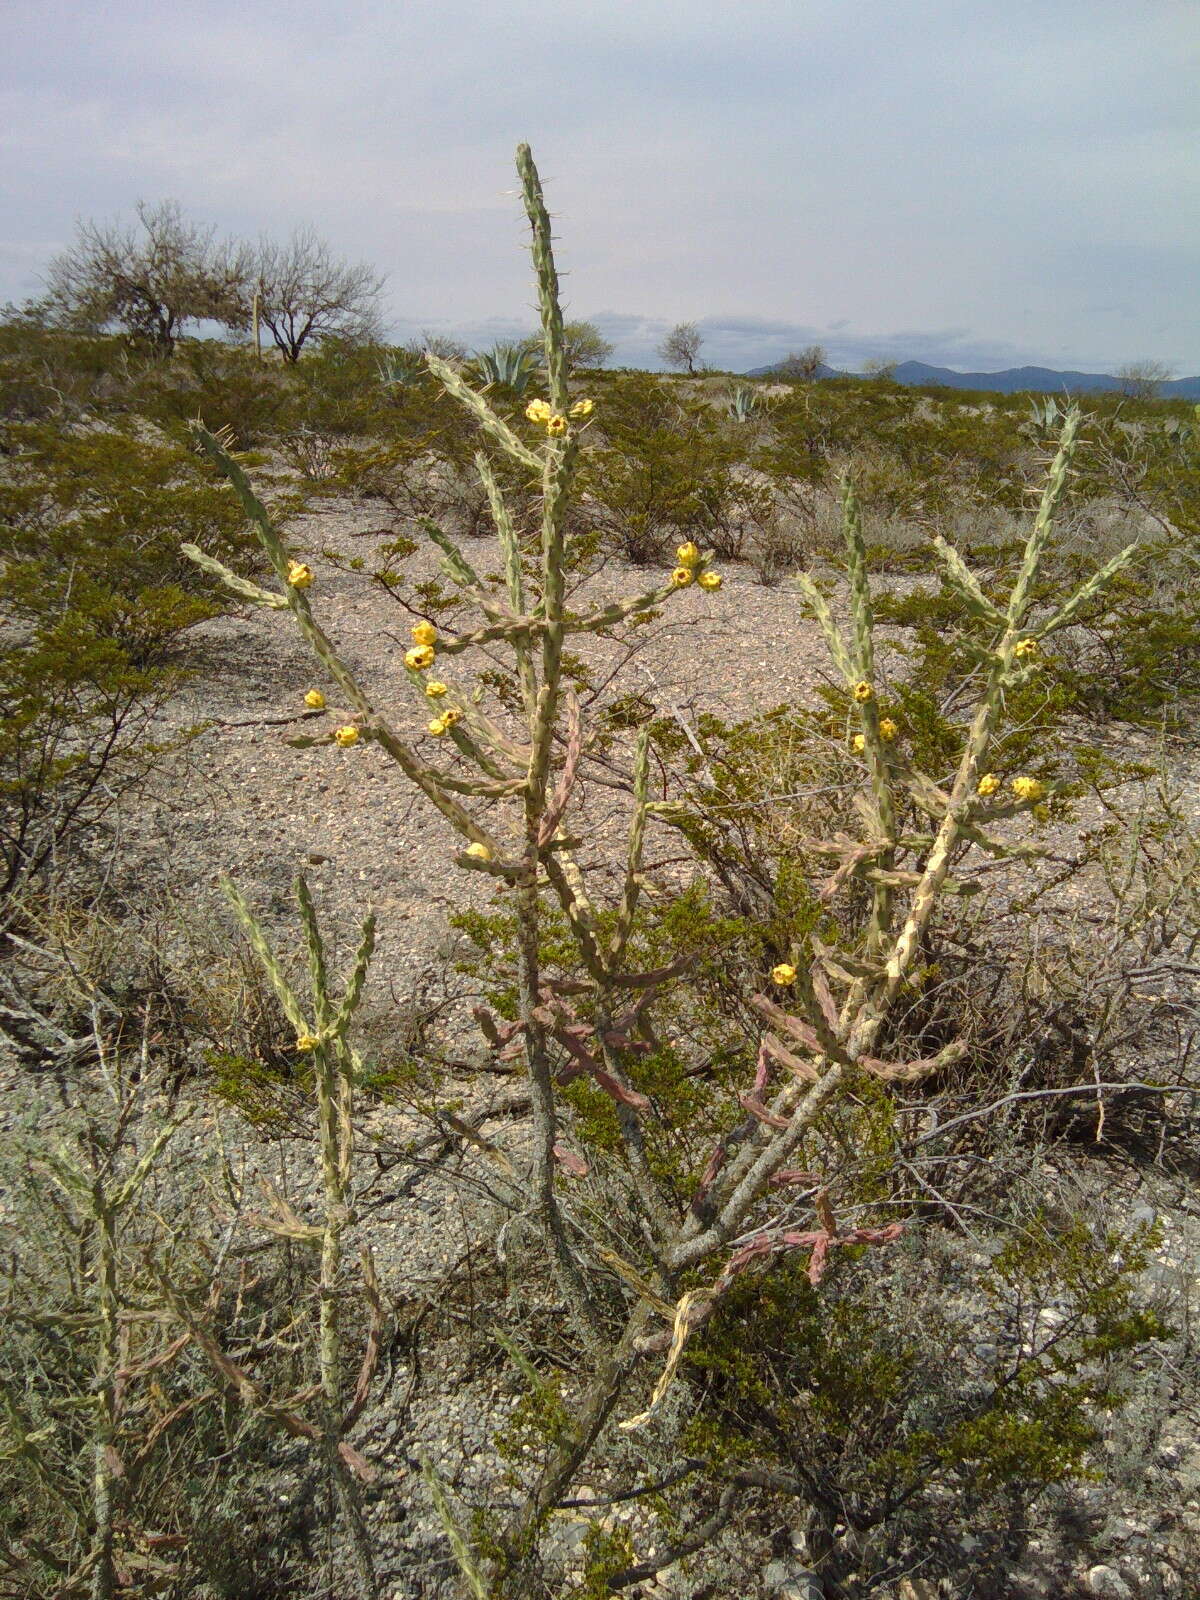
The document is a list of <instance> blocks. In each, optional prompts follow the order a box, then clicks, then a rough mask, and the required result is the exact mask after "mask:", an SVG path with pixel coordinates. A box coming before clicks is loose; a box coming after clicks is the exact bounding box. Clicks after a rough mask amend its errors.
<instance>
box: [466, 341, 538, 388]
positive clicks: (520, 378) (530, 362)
mask: <svg viewBox="0 0 1200 1600" xmlns="http://www.w3.org/2000/svg"><path fill="white" fill-rule="evenodd" d="M539 365H540V362H539V360H538V354H537V351H536V350H531V349H530V348H529V346H528V345H519V344H497V345H493V346H492V348H491V349H490V350H484V351H482V352H481V353H480V354H478V355H477V356H476V357H475V366H476V368H477V370H478V373H479V378H480V382H481V383H483V384H484V385H485V386H486V387H490V386H491V385H492V384H499V385H502V386H503V387H504V388H506V389H511V390H512V392H513V393H514V394H524V393H525V390H526V389H527V388H528V387H529V383H530V380H531V379H532V378H534V377H535V376H536V375H537V371H538V368H539Z"/></svg>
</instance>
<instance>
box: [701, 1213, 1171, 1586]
mask: <svg viewBox="0 0 1200 1600" xmlns="http://www.w3.org/2000/svg"><path fill="white" fill-rule="evenodd" d="M1151 1242H1152V1239H1151V1237H1150V1236H1149V1235H1148V1234H1146V1233H1145V1232H1143V1233H1142V1234H1140V1235H1138V1236H1136V1237H1134V1238H1131V1239H1121V1240H1118V1239H1117V1238H1116V1237H1114V1236H1112V1235H1107V1236H1102V1237H1098V1238H1097V1237H1093V1236H1092V1234H1091V1232H1090V1231H1089V1230H1088V1229H1087V1228H1086V1227H1085V1225H1084V1224H1083V1223H1082V1222H1077V1223H1072V1224H1071V1225H1070V1226H1068V1227H1067V1228H1065V1229H1054V1228H1052V1227H1050V1226H1049V1224H1048V1223H1047V1221H1046V1219H1045V1218H1042V1217H1034V1218H1032V1219H1030V1220H1026V1221H1024V1222H1023V1223H1020V1224H1018V1225H1015V1226H1014V1227H1013V1228H1012V1229H1011V1231H1010V1233H1009V1235H1008V1237H1007V1239H1005V1240H1003V1241H1002V1242H999V1243H998V1244H997V1246H996V1248H995V1249H993V1250H992V1251H991V1254H992V1260H991V1262H990V1264H989V1265H987V1266H986V1267H985V1269H984V1270H983V1271H982V1272H979V1271H977V1270H975V1269H973V1268H972V1267H971V1265H970V1262H969V1258H968V1257H966V1255H965V1253H964V1252H963V1251H962V1250H961V1249H958V1248H952V1247H950V1245H949V1242H948V1241H945V1240H939V1239H938V1237H937V1236H936V1235H933V1234H928V1233H927V1234H925V1235H923V1236H921V1237H917V1236H914V1237H913V1239H912V1240H911V1242H910V1243H909V1244H908V1245H907V1246H901V1247H897V1248H894V1249H893V1250H891V1251H890V1252H888V1253H887V1254H884V1253H881V1252H871V1253H869V1254H866V1255H861V1254H859V1255H858V1259H855V1256H856V1254H857V1253H856V1252H855V1251H848V1252H846V1253H845V1254H843V1255H840V1256H839V1257H838V1261H837V1263H836V1264H835V1266H834V1267H832V1268H831V1269H830V1272H829V1273H828V1274H827V1276H826V1278H825V1279H824V1280H823V1282H822V1284H821V1286H820V1288H819V1289H813V1287H812V1286H811V1285H810V1283H809V1282H808V1279H807V1276H806V1275H805V1274H804V1273H803V1272H802V1271H801V1270H800V1268H799V1266H783V1267H777V1268H776V1269H775V1270H773V1271H772V1272H771V1273H769V1274H768V1273H757V1272H747V1273H745V1274H744V1275H743V1276H742V1277H741V1278H740V1279H739V1280H738V1281H737V1282H736V1283H735V1285H734V1287H733V1288H732V1289H731V1290H729V1291H728V1293H727V1294H726V1295H725V1296H723V1297H722V1300H721V1302H720V1304H719V1308H718V1310H717V1311H716V1313H715V1314H714V1316H713V1317H712V1319H711V1320H710V1321H709V1322H708V1323H707V1324H705V1326H704V1328H703V1330H702V1332H701V1333H700V1334H699V1335H697V1336H696V1337H695V1338H694V1339H693V1341H692V1343H691V1344H690V1345H689V1347H688V1353H687V1358H686V1359H687V1360H688V1361H689V1362H690V1363H691V1365H692V1367H693V1370H694V1371H695V1373H696V1375H697V1378H698V1379H699V1380H700V1387H699V1389H698V1398H699V1404H698V1408H697V1411H696V1414H695V1417H694V1418H693V1420H692V1421H691V1422H690V1423H689V1425H688V1427H687V1429H686V1430H685V1436H684V1440H683V1446H684V1448H685V1449H688V1450H691V1451H695V1452H704V1453H705V1454H707V1455H708V1456H709V1459H711V1460H712V1461H713V1463H714V1464H717V1463H721V1464H723V1465H725V1466H727V1465H728V1464H729V1463H730V1462H731V1461H733V1462H736V1461H737V1460H738V1459H739V1458H745V1457H746V1456H747V1455H752V1456H753V1458H754V1459H755V1460H757V1461H760V1462H762V1461H764V1460H766V1461H769V1462H771V1463H772V1464H774V1465H775V1466H776V1467H777V1468H778V1469H779V1470H781V1471H782V1472H783V1473H785V1474H790V1475H794V1476H795V1477H796V1478H797V1479H799V1480H800V1481H801V1482H802V1483H803V1484H804V1485H805V1486H806V1495H807V1496H808V1497H810V1501H811V1503H812V1504H813V1505H814V1506H815V1507H816V1508H817V1509H818V1511H819V1513H820V1514H821V1515H822V1516H823V1517H827V1518H828V1519H829V1523H828V1525H829V1526H832V1523H833V1522H834V1521H838V1520H849V1521H850V1522H851V1523H852V1525H853V1526H854V1527H855V1528H857V1529H859V1530H860V1531H865V1530H868V1529H874V1530H876V1532H877V1535H878V1537H879V1539H880V1540H881V1541H882V1545H881V1549H882V1550H884V1551H886V1550H887V1549H888V1548H890V1549H891V1550H892V1551H893V1553H896V1552H898V1549H899V1548H900V1547H901V1545H902V1543H903V1540H904V1539H905V1538H908V1539H909V1540H913V1539H915V1540H916V1541H917V1542H918V1543H920V1544H921V1545H922V1547H923V1548H924V1550H925V1551H926V1553H927V1555H928V1556H929V1558H930V1559H931V1561H932V1562H933V1565H932V1566H931V1567H930V1568H929V1569H928V1570H929V1571H930V1572H931V1574H933V1573H937V1572H942V1571H946V1572H953V1573H954V1575H955V1576H956V1577H960V1578H961V1576H962V1575H963V1567H962V1555H961V1551H960V1550H957V1549H956V1548H955V1540H956V1537H957V1535H958V1534H959V1533H961V1532H963V1531H967V1530H970V1531H972V1532H973V1533H975V1534H976V1535H983V1534H985V1533H986V1531H987V1529H988V1526H989V1524H991V1525H993V1526H994V1527H995V1528H996V1529H997V1531H999V1529H1000V1528H1001V1527H1002V1526H1003V1520H1004V1516H1005V1510H1006V1507H1005V1496H1006V1494H1007V1492H1008V1491H1009V1490H1011V1488H1012V1486H1013V1485H1014V1484H1017V1483H1019V1484H1021V1485H1022V1491H1023V1493H1024V1494H1026V1495H1028V1494H1032V1493H1036V1491H1037V1489H1038V1487H1039V1486H1043V1485H1046V1484H1049V1483H1057V1482H1060V1481H1062V1480H1063V1479H1064V1478H1069V1477H1073V1476H1077V1475H1078V1474H1080V1473H1081V1472H1084V1471H1086V1470H1087V1469H1088V1463H1089V1461H1090V1459H1091V1458H1090V1451H1091V1449H1092V1447H1093V1445H1094V1444H1095V1442H1096V1439H1097V1437H1098V1435H1097V1426H1096V1419H1097V1417H1098V1416H1099V1414H1100V1410H1101V1408H1106V1407H1112V1406H1114V1405H1118V1404H1119V1403H1120V1393H1119V1391H1120V1383H1119V1372H1120V1367H1121V1364H1122V1360H1123V1359H1124V1360H1126V1361H1127V1360H1128V1357H1129V1355H1130V1353H1132V1352H1135V1351H1137V1350H1138V1349H1140V1348H1141V1347H1142V1346H1144V1345H1145V1343H1146V1342H1147V1341H1148V1340H1152V1339H1155V1338H1158V1337H1161V1336H1162V1334H1163V1331H1164V1330H1163V1328H1162V1327H1161V1325H1160V1324H1159V1323H1158V1322H1157V1321H1156V1319H1155V1318H1154V1316H1153V1315H1151V1314H1150V1313H1148V1312H1146V1311H1144V1310H1141V1309H1138V1308H1137V1306H1136V1299H1137V1294H1138V1278H1139V1275H1140V1274H1141V1272H1142V1271H1143V1269H1144V1267H1145V1263H1146V1251H1147V1248H1148V1246H1149V1244H1150V1243H1151ZM951 1508H953V1509H951ZM847 1513H849V1515H848V1517H847ZM883 1564H884V1562H883V1560H881V1561H880V1565H883Z"/></svg>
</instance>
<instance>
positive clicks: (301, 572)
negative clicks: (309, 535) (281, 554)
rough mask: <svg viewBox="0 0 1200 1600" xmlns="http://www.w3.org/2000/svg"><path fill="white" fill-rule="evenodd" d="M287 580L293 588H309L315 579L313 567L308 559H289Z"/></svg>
mask: <svg viewBox="0 0 1200 1600" xmlns="http://www.w3.org/2000/svg"><path fill="white" fill-rule="evenodd" d="M287 581H288V582H289V583H290V584H291V586H292V588H293V589H307V588H308V586H309V585H310V584H311V583H312V581H313V569H312V568H311V567H310V566H309V565H308V563H307V562H306V561H289V562H288V570H287Z"/></svg>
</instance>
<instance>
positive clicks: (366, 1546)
mask: <svg viewBox="0 0 1200 1600" xmlns="http://www.w3.org/2000/svg"><path fill="white" fill-rule="evenodd" d="M222 887H223V888H224V890H225V894H226V897H227V898H228V900H229V902H230V904H231V905H232V907H233V909H234V911H235V912H236V914H237V917H238V921H239V922H240V923H241V924H242V927H243V929H244V930H245V933H246V937H247V939H248V940H249V941H250V944H251V946H252V948H253V950H254V953H255V954H256V955H257V956H258V959H259V961H260V962H261V963H262V967H263V970H264V972H265V973H266V975H267V978H268V980H269V982H270V984H271V987H272V989H273V990H274V991H275V995H276V997H277V999H278V1000H279V1004H280V1005H281V1006H282V1008H283V1011H284V1015H285V1016H286V1017H287V1019H288V1021H289V1022H290V1023H291V1025H292V1027H293V1028H294V1029H295V1031H296V1048H297V1049H298V1050H300V1051H301V1052H303V1054H304V1055H305V1056H307V1057H308V1058H309V1059H310V1060H311V1062H312V1066H313V1076H314V1088H315V1092H316V1102H317V1138H318V1144H319V1147H320V1152H321V1181H322V1187H323V1189H324V1195H325V1215H324V1219H323V1221H322V1223H321V1226H320V1227H310V1226H309V1225H308V1224H306V1223H305V1222H303V1221H302V1220H301V1219H300V1218H299V1217H298V1216H296V1214H295V1213H294V1212H293V1211H292V1210H291V1209H290V1207H288V1206H287V1205H286V1204H285V1203H284V1202H283V1201H282V1200H279V1199H277V1201H276V1209H277V1215H276V1216H275V1217H274V1218H269V1219H266V1221H265V1225H266V1226H267V1227H268V1228H270V1230H271V1231H272V1232H274V1233H277V1234H279V1235H280V1236H282V1237H284V1238H288V1239H294V1240H296V1241H298V1242H300V1243H304V1244H310V1245H313V1246H317V1245H319V1246H320V1251H321V1257H320V1269H319V1276H318V1283H317V1288H318V1304H319V1311H318V1317H319V1323H320V1329H319V1358H320V1370H321V1398H322V1423H321V1427H320V1428H319V1429H318V1430H316V1434H315V1436H316V1437H317V1438H318V1439H319V1441H320V1443H321V1445H322V1447H323V1449H324V1454H325V1459H326V1465H327V1467H328V1470H329V1472H330V1474H331V1476H332V1478H333V1481H334V1485H335V1487H336V1490H337V1494H338V1500H339V1502H340V1504H341V1508H342V1514H343V1516H344V1517H345V1519H346V1523H347V1526H348V1528H349V1531H350V1536H351V1542H352V1545H353V1549H354V1556H355V1563H356V1566H357V1569H358V1580H359V1590H360V1593H361V1595H362V1597H363V1600H374V1596H375V1594H376V1592H377V1586H376V1581H375V1571H374V1561H373V1558H372V1554H371V1544H370V1539H369V1537H368V1534H367V1530H366V1525H365V1523H364V1522H363V1518H362V1512H361V1510H360V1507H359V1503H358V1496H357V1493H356V1491H355V1487H354V1483H353V1481H352V1476H351V1474H352V1473H353V1472H357V1473H358V1474H359V1475H360V1476H364V1477H365V1476H369V1475H370V1469H368V1468H367V1467H366V1465H365V1463H364V1462H362V1460H361V1458H360V1457H359V1456H358V1454H357V1452H355V1451H353V1450H351V1448H350V1447H349V1446H348V1445H347V1444H346V1442H345V1439H346V1434H347V1433H348V1432H349V1429H350V1427H351V1424H352V1423H353V1422H354V1420H355V1419H356V1417H357V1416H358V1413H359V1411H360V1410H361V1409H362V1405H363V1402H364V1400H365V1398H366V1385H365V1384H364V1382H363V1380H362V1379H361V1378H360V1381H359V1384H358V1389H357V1392H356V1396H355V1400H354V1401H353V1402H352V1404H351V1405H350V1407H349V1408H347V1407H346V1406H345V1398H344V1395H343V1392H342V1376H341V1366H342V1344H341V1328H340V1323H339V1317H338V1305H339V1296H340V1293H341V1284H340V1279H341V1272H342V1235H343V1233H344V1232H345V1229H346V1225H347V1223H348V1222H349V1220H350V1182H351V1171H352V1161H353V1154H354V1088H355V1084H356V1082H357V1081H358V1079H359V1078H360V1076H361V1073H362V1061H361V1059H360V1057H359V1055H358V1053H357V1051H356V1050H354V1048H353V1047H352V1046H351V1045H350V1043H349V1041H348V1039H347V1031H348V1029H349V1027H350V1023H351V1021H352V1020H353V1018H354V1014H355V1012H356V1011H357V1010H358V1007H359V1003H360V1001H361V1000H362V992H363V984H364V983H365V982H366V977H367V969H368V967H369V966H370V964H371V956H372V953H373V951H374V948H375V917H374V915H373V914H369V915H368V916H367V918H366V920H365V921H364V922H363V925H362V931H361V935H360V938H359V945H358V950H357V952H356V954H355V957H354V961H353V963H352V965H351V968H350V973H349V975H348V977H347V979H346V983H345V986H344V988H343V991H342V997H341V1000H340V1001H335V1000H334V998H333V996H332V994H331V993H330V987H329V974H328V971H327V968H326V960H325V945H324V941H323V939H322V938H321V930H320V928H319V926H318V924H317V914H316V908H315V907H314V905H313V901H312V896H311V894H310V893H309V888H308V884H307V883H306V882H305V879H304V877H303V876H302V875H300V876H297V878H296V882H295V892H296V901H297V904H298V906H299V908H300V920H301V923H302V925H303V928H304V941H305V946H306V949H307V952H308V969H309V981H310V989H311V997H310V1004H309V1007H308V1009H307V1010H306V1009H305V1007H304V1006H303V1005H302V1004H301V1002H300V999H299V997H298V996H297V995H296V993H295V991H294V990H293V989H292V987H291V985H290V984H289V983H288V981H287V978H286V977H285V976H284V973H283V969H282V968H281V967H280V965H279V962H278V960H277V958H276V956H275V953H274V951H273V950H272V949H271V946H270V944H269V943H268V941H267V937H266V934H265V933H264V932H263V930H262V928H261V926H260V925H259V923H258V922H257V920H256V919H255V917H254V914H253V913H252V912H251V910H250V907H249V906H248V905H247V904H246V901H245V900H244V899H243V898H242V896H241V895H240V894H239V893H238V891H237V889H235V888H234V886H233V884H232V883H230V882H228V880H226V881H225V882H224V883H223V885H222ZM363 1276H364V1282H363V1287H364V1290H365V1294H366V1298H367V1300H368V1303H369V1304H370V1305H371V1307H372V1311H373V1312H375V1313H376V1315H377V1314H378V1311H379V1296H378V1289H377V1287H376V1285H375V1281H374V1270H373V1268H372V1265H371V1260H370V1257H369V1255H367V1256H364V1258H363Z"/></svg>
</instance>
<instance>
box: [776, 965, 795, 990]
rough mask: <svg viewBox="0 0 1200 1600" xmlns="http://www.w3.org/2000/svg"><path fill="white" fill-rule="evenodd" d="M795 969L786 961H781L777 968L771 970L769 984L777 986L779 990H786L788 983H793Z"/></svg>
mask: <svg viewBox="0 0 1200 1600" xmlns="http://www.w3.org/2000/svg"><path fill="white" fill-rule="evenodd" d="M795 981H796V969H795V967H793V966H792V965H791V963H790V962H788V961H781V962H780V963H779V965H778V966H777V967H772V968H771V982H772V983H775V984H778V985H779V987H780V988H781V989H786V988H787V986H788V984H789V983H795Z"/></svg>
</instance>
